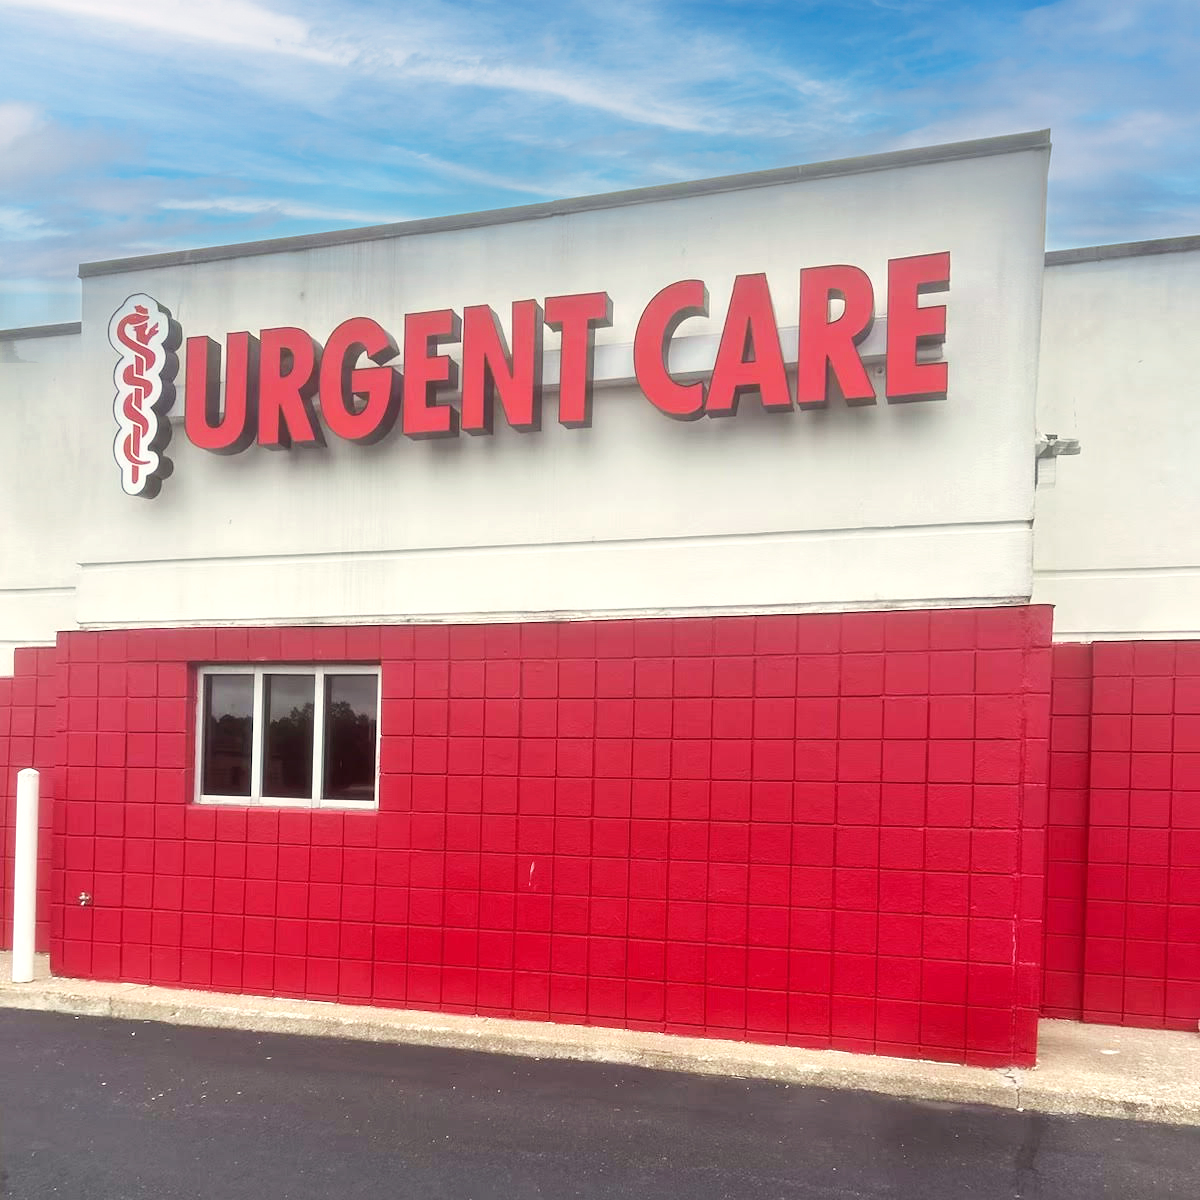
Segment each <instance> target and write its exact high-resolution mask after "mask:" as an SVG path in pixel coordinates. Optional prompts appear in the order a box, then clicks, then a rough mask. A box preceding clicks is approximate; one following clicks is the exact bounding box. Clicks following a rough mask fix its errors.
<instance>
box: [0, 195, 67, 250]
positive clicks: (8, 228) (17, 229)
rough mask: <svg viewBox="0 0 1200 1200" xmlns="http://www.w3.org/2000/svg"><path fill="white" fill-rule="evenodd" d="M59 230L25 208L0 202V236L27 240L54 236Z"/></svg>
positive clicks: (13, 239)
mask: <svg viewBox="0 0 1200 1200" xmlns="http://www.w3.org/2000/svg"><path fill="white" fill-rule="evenodd" d="M60 232H61V231H60V230H58V229H52V228H51V227H50V226H49V225H47V224H46V222H45V221H44V220H43V219H42V218H41V217H39V216H38V215H37V214H36V213H33V212H30V211H29V209H27V208H17V207H15V206H12V205H2V204H0V238H5V239H8V240H11V241H25V242H28V241H33V240H34V239H35V238H46V237H55V236H57V235H58V234H59V233H60Z"/></svg>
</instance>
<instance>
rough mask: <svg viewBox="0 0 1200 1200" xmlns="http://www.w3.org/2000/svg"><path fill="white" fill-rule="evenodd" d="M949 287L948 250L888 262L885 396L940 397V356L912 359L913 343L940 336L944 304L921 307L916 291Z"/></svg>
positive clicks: (944, 373) (894, 399) (897, 399)
mask: <svg viewBox="0 0 1200 1200" xmlns="http://www.w3.org/2000/svg"><path fill="white" fill-rule="evenodd" d="M949 287H950V255H949V254H948V253H942V254H918V255H914V256H913V257H912V258H893V259H892V260H891V262H889V263H888V302H887V398H888V401H889V402H890V403H892V404H898V403H902V402H905V401H909V400H944V399H945V398H946V383H947V377H948V375H949V371H948V369H947V366H946V364H945V363H944V362H938V363H918V362H917V349H918V348H919V347H921V346H940V345H941V344H942V343H943V342H944V341H945V340H946V306H945V305H944V304H931V305H930V306H929V307H928V308H922V307H920V306H919V305H918V304H917V297H918V296H924V295H926V294H928V293H930V292H944V291H947V290H948V289H949Z"/></svg>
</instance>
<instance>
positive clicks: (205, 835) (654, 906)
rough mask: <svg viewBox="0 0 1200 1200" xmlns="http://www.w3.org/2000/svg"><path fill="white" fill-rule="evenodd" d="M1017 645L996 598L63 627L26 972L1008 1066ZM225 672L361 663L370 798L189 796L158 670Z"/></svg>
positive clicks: (187, 766)
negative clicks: (366, 688)
mask: <svg viewBox="0 0 1200 1200" xmlns="http://www.w3.org/2000/svg"><path fill="white" fill-rule="evenodd" d="M1049 636H1050V616H1049V610H1048V609H1043V608H1028V607H1026V608H1002V609H985V610H953V611H946V610H943V611H935V612H896V613H854V614H845V615H838V614H831V615H805V616H772V617H736V618H735V617H730V618H718V619H681V620H666V619H661V620H636V621H604V622H569V623H545V624H540V623H539V624H520V625H518V624H513V625H492V626H420V627H413V626H399V627H383V628H341V629H325V628H322V629H313V628H283V629H280V628H274V629H199V630H159V631H155V630H136V631H128V632H105V633H90V632H87V633H70V634H65V635H63V637H62V638H61V640H60V654H61V656H62V658H61V671H62V676H63V678H64V680H65V691H64V693H63V696H62V697H61V700H60V709H59V711H60V713H65V718H64V719H65V731H64V742H63V746H64V749H63V767H64V772H65V788H64V790H63V792H62V793H61V798H60V800H59V801H58V802H57V804H56V828H58V829H60V831H61V836H60V839H59V840H60V841H61V844H62V847H63V852H62V857H61V869H59V870H57V871H56V872H55V879H54V886H55V895H54V906H53V944H52V960H53V966H54V969H55V970H56V971H58V972H60V973H63V974H67V975H75V976H83V977H94V978H107V979H124V980H136V981H143V982H155V983H161V984H171V985H180V984H181V985H185V986H190V987H200V988H218V989H224V990H230V991H243V990H244V991H248V992H258V993H273V994H280V995H288V996H305V997H314V998H320V999H338V1000H342V1001H349V1002H355V1003H364V1004H381V1005H397V1006H408V1007H413V1008H424V1009H437V1010H443V1011H453V1012H466V1013H483V1014H492V1015H503V1016H515V1017H520V1018H527V1019H536V1020H556V1021H566V1022H582V1023H589V1024H600V1025H614V1026H627V1027H632V1028H638V1029H654V1030H663V1031H667V1032H673V1033H681V1034H700V1035H707V1036H715V1037H728V1038H738V1039H747V1040H752V1041H760V1042H778V1043H789V1044H794V1045H804V1046H819V1047H824V1046H836V1047H841V1048H845V1049H850V1050H858V1051H868V1052H878V1053H887V1054H900V1055H920V1056H925V1057H932V1058H938V1059H946V1060H950V1061H959V1062H975V1063H987V1064H1000V1063H1012V1062H1020V1063H1028V1062H1031V1061H1032V1060H1033V1057H1034V1054H1035V1047H1036V1021H1037V1014H1038V1010H1039V1007H1040V1003H1041V995H1040V987H1041V979H1042V947H1043V931H1042V904H1043V895H1044V890H1045V881H1044V877H1043V871H1044V864H1045V841H1044V833H1045V805H1046V768H1047V759H1048V755H1047V736H1048V733H1049V693H1050V650H1049ZM248 661H268V662H269V661H279V662H305V661H325V662H339V661H354V662H376V661H378V662H381V663H382V672H383V694H384V701H383V712H382V730H383V737H382V753H381V784H380V810H379V812H378V813H363V812H347V813H338V812H307V811H294V810H293V811H272V810H269V809H246V808H232V807H202V806H198V805H196V804H194V803H192V799H191V798H192V789H193V775H192V770H193V767H192V754H193V746H192V732H191V731H192V728H193V725H192V703H193V700H192V696H193V689H194V666H195V665H196V664H198V663H210V662H248ZM80 892H87V893H89V894H90V895H91V896H92V897H93V901H94V902H93V904H92V905H91V906H89V907H81V906H80V905H79V904H78V903H77V902H76V901H77V897H78V895H79V893H80Z"/></svg>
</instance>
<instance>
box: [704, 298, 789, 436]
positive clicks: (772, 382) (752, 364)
mask: <svg viewBox="0 0 1200 1200" xmlns="http://www.w3.org/2000/svg"><path fill="white" fill-rule="evenodd" d="M747 392H757V393H758V395H759V399H760V400H761V401H762V406H763V408H767V409H775V410H777V411H778V410H784V409H787V410H790V409H791V407H792V394H791V392H790V390H789V389H788V380H787V371H786V370H785V369H784V365H783V347H782V346H781V345H780V344H779V327H778V326H777V325H776V324H775V309H774V307H773V306H772V304H771V293H770V291H769V289H768V288H767V277H766V275H739V276H738V277H737V278H736V279H735V280H734V281H733V295H732V296H731V297H730V298H729V312H728V313H727V314H726V317H725V328H724V329H723V330H722V332H721V344H720V346H719V347H718V348H717V361H716V362H715V363H714V364H713V372H712V381H711V382H710V383H709V385H708V402H707V403H706V404H705V406H704V411H705V412H707V413H708V415H709V416H710V417H731V416H733V415H734V414H735V413H736V412H737V408H738V401H739V400H740V399H741V398H742V396H743V395H745V394H746V393H747Z"/></svg>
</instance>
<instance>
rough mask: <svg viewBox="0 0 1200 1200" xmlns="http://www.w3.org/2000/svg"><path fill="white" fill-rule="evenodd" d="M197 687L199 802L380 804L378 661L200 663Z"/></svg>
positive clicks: (317, 805)
mask: <svg viewBox="0 0 1200 1200" xmlns="http://www.w3.org/2000/svg"><path fill="white" fill-rule="evenodd" d="M199 684H200V688H199V697H198V703H197V705H196V708H197V741H196V748H197V749H196V766H197V770H196V776H197V778H196V799H197V800H198V801H199V802H201V803H204V804H256V805H271V806H274V805H279V806H285V805H291V806H299V807H308V808H374V807H375V806H376V805H377V803H378V795H379V792H378V774H379V772H378V764H379V668H378V667H361V666H324V665H323V666H286V667H284V666H245V667H224V666H222V667H201V668H200V672H199Z"/></svg>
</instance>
